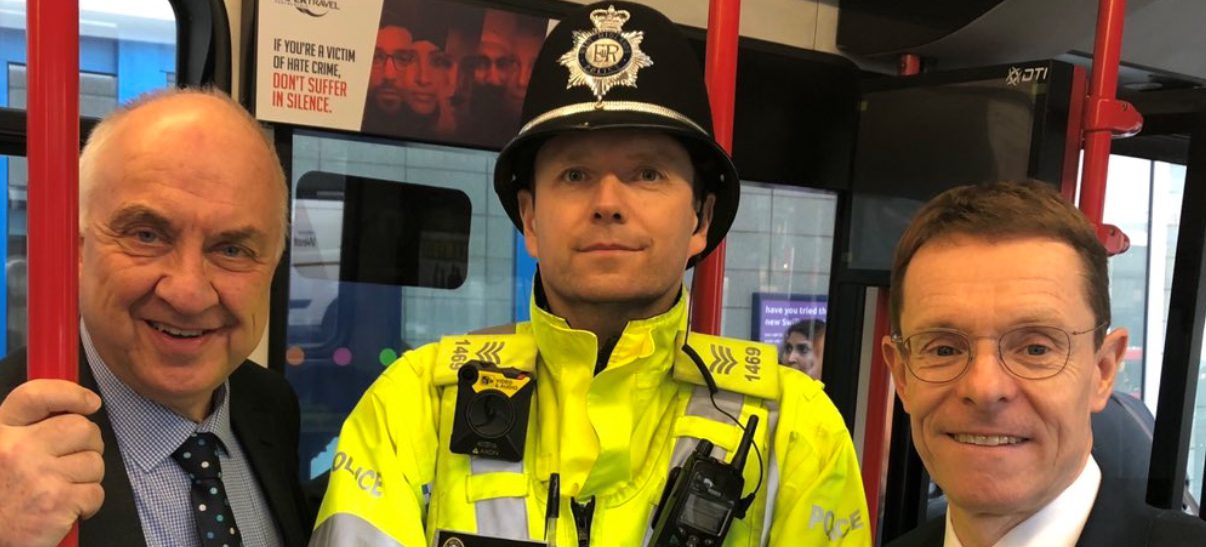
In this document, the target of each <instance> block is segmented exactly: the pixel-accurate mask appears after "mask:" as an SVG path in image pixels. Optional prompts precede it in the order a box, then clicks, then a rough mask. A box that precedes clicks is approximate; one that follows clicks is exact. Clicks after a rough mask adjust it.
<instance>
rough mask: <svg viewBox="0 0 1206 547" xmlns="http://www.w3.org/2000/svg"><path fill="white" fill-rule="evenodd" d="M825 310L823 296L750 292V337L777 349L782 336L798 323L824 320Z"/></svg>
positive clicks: (824, 298) (827, 301) (825, 302)
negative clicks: (752, 302) (751, 295)
mask: <svg viewBox="0 0 1206 547" xmlns="http://www.w3.org/2000/svg"><path fill="white" fill-rule="evenodd" d="M828 311H829V298H828V297H827V296H824V295H809V294H780V293H754V307H753V310H752V312H753V313H751V314H750V319H751V323H752V325H751V332H750V337H751V339H753V340H758V341H759V342H765V343H767V344H774V345H775V346H779V345H781V344H782V343H783V334H784V333H785V332H787V329H788V328H789V327H791V326H792V325H793V324H795V323H798V322H800V321H808V320H817V319H819V320H821V321H824V320H825V317H826V315H827V314H828Z"/></svg>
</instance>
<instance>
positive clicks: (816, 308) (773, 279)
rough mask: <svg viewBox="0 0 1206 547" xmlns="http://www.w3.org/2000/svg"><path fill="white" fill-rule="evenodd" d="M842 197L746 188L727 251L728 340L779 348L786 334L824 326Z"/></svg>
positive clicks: (769, 187)
mask: <svg viewBox="0 0 1206 547" xmlns="http://www.w3.org/2000/svg"><path fill="white" fill-rule="evenodd" d="M836 213H837V196H836V195H835V194H833V193H830V192H824V191H819V190H810V189H805V188H797V187H793V186H785V185H778V184H765V183H756V182H743V183H742V185H741V207H740V208H739V209H738V210H737V218H736V219H735V220H734V222H733V227H732V229H730V230H729V235H728V237H727V241H728V243H727V247H726V249H727V250H726V251H725V293H724V315H723V325H722V326H721V330H722V334H723V335H724V336H732V337H735V338H743V339H747V340H748V339H755V340H759V341H762V342H767V343H770V344H775V345H777V346H779V345H781V343H782V342H783V340H784V334H785V332H786V331H787V329H788V328H789V327H790V326H791V325H792V324H793V323H795V322H798V321H801V320H807V319H820V320H824V319H825V317H826V313H827V308H826V302H827V301H828V293H829V267H830V264H831V262H832V255H833V231H834V219H835V215H836Z"/></svg>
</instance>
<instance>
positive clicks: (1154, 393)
mask: <svg viewBox="0 0 1206 547" xmlns="http://www.w3.org/2000/svg"><path fill="white" fill-rule="evenodd" d="M1185 174H1186V168H1185V166H1184V165H1177V164H1171V163H1165V162H1160V161H1149V160H1145V159H1139V158H1130V157H1124V156H1112V157H1111V158H1110V171H1109V181H1108V183H1107V185H1106V202H1105V214H1104V221H1105V222H1107V223H1110V224H1114V225H1117V226H1119V227H1120V228H1122V230H1123V232H1125V233H1126V234H1127V236H1128V237H1130V240H1131V248H1130V249H1129V250H1128V251H1127V252H1126V253H1124V254H1122V255H1120V256H1115V257H1112V258H1111V259H1110V263H1109V267H1110V300H1111V310H1110V312H1111V316H1112V317H1113V323H1114V326H1115V327H1126V328H1127V330H1128V331H1129V332H1130V344H1129V347H1128V348H1127V353H1126V360H1125V364H1124V365H1123V368H1122V370H1121V371H1120V372H1119V374H1118V379H1117V382H1116V383H1115V389H1116V391H1120V392H1123V393H1127V394H1130V395H1133V396H1136V397H1140V398H1142V399H1143V401H1144V403H1146V405H1147V407H1148V408H1149V409H1150V410H1151V411H1152V412H1153V413H1154V412H1155V411H1156V408H1157V404H1158V396H1159V385H1160V380H1161V378H1160V372H1161V368H1162V366H1163V363H1164V333H1165V331H1166V329H1167V324H1168V308H1169V305H1168V304H1169V296H1170V294H1171V291H1172V275H1173V264H1174V261H1175V258H1176V249H1177V235H1178V232H1179V228H1180V216H1181V205H1182V197H1183V195H1184V192H1185ZM1198 366H1199V371H1200V373H1199V377H1198V378H1199V380H1198V391H1197V393H1196V394H1195V399H1194V401H1195V402H1194V413H1193V421H1192V429H1191V433H1190V441H1189V455H1188V458H1187V469H1186V475H1185V476H1186V480H1187V481H1188V483H1189V484H1188V493H1189V494H1190V495H1191V496H1193V497H1194V498H1195V500H1196V498H1197V497H1198V495H1199V494H1200V493H1201V491H1202V481H1203V477H1202V461H1203V458H1206V351H1204V352H1203V355H1201V356H1200V360H1199V363H1198ZM1197 502H1198V503H1199V504H1200V502H1201V500H1197Z"/></svg>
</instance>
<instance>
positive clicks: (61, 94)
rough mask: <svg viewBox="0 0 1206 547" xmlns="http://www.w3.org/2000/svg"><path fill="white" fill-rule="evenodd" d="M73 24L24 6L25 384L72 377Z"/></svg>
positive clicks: (70, 13) (67, 0) (64, 8)
mask: <svg viewBox="0 0 1206 547" xmlns="http://www.w3.org/2000/svg"><path fill="white" fill-rule="evenodd" d="M79 19H80V16H79V4H78V2H77V1H76V0H38V1H36V2H27V4H26V25H27V29H28V44H27V52H28V57H27V66H28V71H29V94H28V103H27V104H28V117H27V122H26V123H27V124H28V125H27V127H26V132H27V139H28V152H27V153H28V158H29V197H28V199H29V217H28V223H29V227H28V231H29V247H28V248H29V252H28V254H29V359H28V363H29V377H30V378H61V379H67V380H71V381H78V374H79V368H78V361H77V358H78V355H79V353H78V352H79V350H78V349H77V348H78V347H79V328H78V321H79V315H78V313H77V306H78V300H77V282H78V279H77V275H78V274H77V273H76V267H77V266H76V265H77V263H78V249H79V247H78V242H79V229H78V217H77V214H78V213H77V209H76V203H77V200H78V190H77V187H78V179H79V162H78V161H77V160H76V158H78V157H79V147H80V121H79V66H80V61H79V51H80V46H79ZM77 532H78V527H73V528H72V530H71V532H70V533H69V534H68V535H67V537H66V538H64V539H63V542H62V543H61V544H60V545H63V546H69V547H74V546H75V545H76V544H77V543H78V534H77Z"/></svg>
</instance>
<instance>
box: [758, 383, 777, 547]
mask: <svg viewBox="0 0 1206 547" xmlns="http://www.w3.org/2000/svg"><path fill="white" fill-rule="evenodd" d="M777 427H779V401H767V402H766V432H767V434H768V437H767V439H770V442H769V443H767V444H769V445H770V446H768V447H765V448H764V450H765V451H766V453H764V454H762V458H763V459H764V460H765V461H766V468H765V469H763V472H764V473H766V476H765V477H763V478H762V488H764V489H765V490H766V512H765V513H763V516H762V542H761V545H762V546H763V547H766V545H767V544H768V543H769V542H770V528H771V521H772V520H774V516H775V498H776V497H778V496H779V458H776V457H775V449H774V444H775V428H777Z"/></svg>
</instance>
